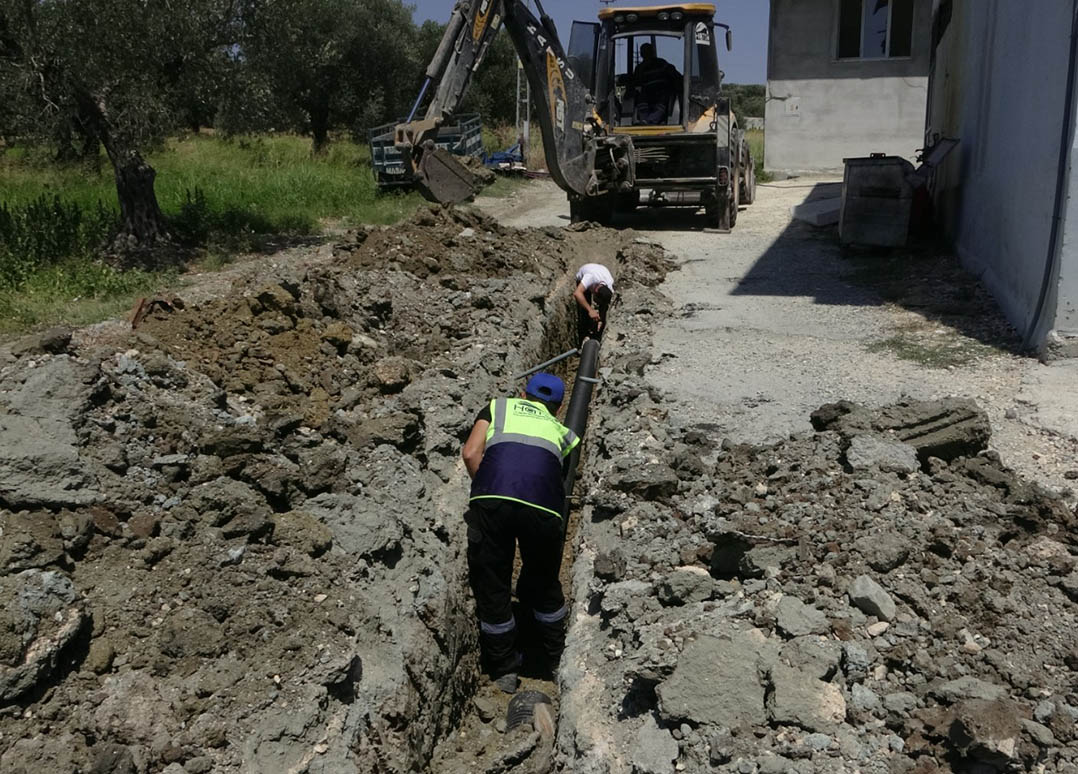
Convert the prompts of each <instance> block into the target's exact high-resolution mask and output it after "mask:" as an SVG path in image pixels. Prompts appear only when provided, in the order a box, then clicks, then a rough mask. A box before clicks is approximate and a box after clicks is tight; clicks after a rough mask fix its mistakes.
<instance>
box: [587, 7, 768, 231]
mask: <svg viewBox="0 0 1078 774" xmlns="http://www.w3.org/2000/svg"><path fill="white" fill-rule="evenodd" d="M714 14H715V6H713V5H711V4H709V3H687V4H682V5H663V6H649V7H638V8H629V7H614V8H606V9H604V10H602V11H600V12H599V23H598V24H595V23H587V22H575V23H574V25H573V31H572V36H571V38H570V43H569V54H568V56H569V63H570V66H571V67H573V68H574V70H575V71H576V72H577V73H578V75H579V76H580V77H581V78H583V79H584V81H585V83H587V84H588V87H589V90H590V91H591V93H592V94H593V95H594V98H595V104H594V110H595V113H596V116H597V118H598V121H599V123H601V125H602V126H603V127H605V129H606V133H607V134H608V135H609V136H611V137H614V138H620V139H622V140H628V141H629V143H630V148H631V151H630V153H629V163H630V170H629V174H628V175H626V176H625V177H624V178H623V179H621V180H619V181H617V184H616V186H614V187H613V188H612V189H608V190H606V191H600V192H599V193H598V195H596V196H589V197H579V196H573V195H572V194H570V209H571V212H572V216H573V219H574V220H582V219H587V220H598V221H600V222H603V221H607V220H609V218H610V216H611V215H612V214H613V213H614V212H617V211H626V210H631V209H634V208H635V207H637V206H640V205H650V206H688V207H701V206H703V207H704V209H705V211H706V212H707V214H708V217H709V218H710V219H711V221H712V223H711V225H713V226H716V227H718V228H721V229H729V228H730V227H732V226H733V225H734V222H735V221H736V219H737V208H738V204H739V203H741V204H749V203H751V202H752V200H753V198H755V189H756V176H755V170H754V167H753V161H752V156H751V154H750V153H749V148H748V143H747V142H746V140H745V138H744V133H743V132H742V131H741V130H740V129H739V128H738V126H737V119H736V117H735V116H734V114H733V113H732V112H731V110H730V103H729V100H728V99H726V98H724V97H723V96H722V94H721V81H722V73H721V71H720V70H719V63H718V53H717V48H718V46H717V42H718V41H717V40H716V27H718V28H719V29H724V30H725V35H724V36H722V37H720V38H719V39H720V40H722V39H723V38H724V39H725V40H724V42H725V44H726V48H727V49H729V48H730V45H731V34H730V30H729V28H728V27H725V25H717V24H716V23H715V21H714ZM599 155H600V156H601V153H600V154H599Z"/></svg>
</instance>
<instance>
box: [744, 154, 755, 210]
mask: <svg viewBox="0 0 1078 774" xmlns="http://www.w3.org/2000/svg"><path fill="white" fill-rule="evenodd" d="M741 188H742V191H741V202H742V203H743V204H752V203H753V202H754V201H756V165H755V164H753V163H752V162H751V161H750V162H749V168H748V170H747V171H746V172H745V179H744V181H743V182H742V185H741Z"/></svg>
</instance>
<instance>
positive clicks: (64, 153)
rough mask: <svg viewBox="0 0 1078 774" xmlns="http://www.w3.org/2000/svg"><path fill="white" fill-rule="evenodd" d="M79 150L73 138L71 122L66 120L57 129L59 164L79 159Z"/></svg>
mask: <svg viewBox="0 0 1078 774" xmlns="http://www.w3.org/2000/svg"><path fill="white" fill-rule="evenodd" d="M78 157H79V154H78V151H76V150H75V146H74V145H73V144H72V140H71V124H70V123H68V122H67V121H64V122H63V123H62V124H60V126H59V127H58V128H57V130H56V157H55V159H54V160H55V161H56V162H57V163H58V164H66V163H69V162H72V161H75V160H76V159H78Z"/></svg>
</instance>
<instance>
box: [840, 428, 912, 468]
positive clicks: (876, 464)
mask: <svg viewBox="0 0 1078 774" xmlns="http://www.w3.org/2000/svg"><path fill="white" fill-rule="evenodd" d="M846 461H847V462H848V463H849V464H850V467H851V468H853V469H854V470H855V471H859V470H866V469H872V468H876V469H878V470H881V471H883V472H884V473H902V474H906V473H912V472H913V471H915V470H918V469H919V468H920V464H919V463H918V462H917V450H916V449H914V448H913V447H912V446H910V445H909V444H906V443H903V442H902V441H896V440H894V439H893V438H885V437H883V436H880V435H875V434H864V435H858V436H855V437H854V438H853V440H851V441H850V446H849V448H848V449H846Z"/></svg>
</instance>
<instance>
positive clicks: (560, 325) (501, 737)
mask: <svg viewBox="0 0 1078 774" xmlns="http://www.w3.org/2000/svg"><path fill="white" fill-rule="evenodd" d="M611 264H612V265H613V262H612V261H611ZM571 283H572V276H571V274H570V275H568V276H564V277H561V278H559V280H558V281H557V282H556V283H555V284H554V286H553V287H552V289H551V291H550V293H549V294H548V296H547V302H546V303H545V304H544V307H545V309H546V310H547V314H546V316H545V318H544V335H543V337H542V341H541V343H540V346H539V348H538V349H537V350H534V351H533V352H530V353H529V352H521V353H518V355H519V357H520V359H521V360H523V361H524V362H525V363H528V361H531V364H529V366H528V369H527V370H530V369H531V367H532V364H539V363H542V362H544V361H546V360H549V359H551V358H554V357H556V356H558V355H561V354H563V353H565V352H567V351H569V350H571V349H573V348H574V347H576V345H577V343H578V342H577V321H576V308H575V303H574V302H573V300H572V295H571V294H572V284H571ZM578 362H579V356H578V355H574V356H571V357H569V358H565V359H562V360H560V361H559V362H557V363H554V364H552V365H550V366H548V367H546V368H544V369H543V370H545V371H546V372H548V373H553V374H556V375H557V376H559V377H561V379H562V380H563V381H564V382H565V395H566V398H565V403H564V404H563V409H564V408H566V407H567V406H568V403H569V399H570V395H571V394H572V391H573V388H574V387H575V384H576V376H577V367H578ZM523 370H524V369H522V371H523ZM525 379H526V377H521V378H519V379H518V380H517V381H515V382H511V383H509V384H507V385H506V390H505V392H504V394H515V393H517V392H518V391H519V390H520V389H521V388H522V387H523V384H524V381H525ZM481 401H482V398H481V397H478V396H477V399H476V403H477V405H479V404H480V403H481ZM560 418H561V419H562V420H563V421H564V419H565V417H564V411H563V415H562V416H561V417H560ZM583 443H585V444H586V443H587V438H586V437H585V438H584V441H583ZM567 518H568V521H567V524H566V535H565V540H564V542H563V545H562V560H561V572H560V580H561V583H562V587H563V589H564V590H565V591H566V594H567V597H566V598H567V600H568V592H569V590H570V585H571V578H572V567H573V559H574V553H575V547H576V530H577V526H578V522H579V516H578V513H577V509H575V508H572V507H570V508H569V509H568V517H567ZM519 572H520V557H519V554H518V556H517V558H516V560H515V562H514V568H513V587H514V589H515V587H516V581H517V578H518V575H519ZM513 604H514V608H516V607H517V605H518V600H517V599H516V597H515V595H514V599H513ZM516 612H517V615H516V619H517V621H518V622H519V623H518V626H520V627H521V628H520V632H519V640H518V642H519V644H520V647H521V649H522V652H523V654H524V663H525V667H524V669H522V671H521V675H520V677H521V684H520V687H519V688H518V691H517V694H523V693H524V692H526V691H537V692H540V693H542V694H543V695H545V696H546V697H549V698H550V700H551V706H552V710H553V715H554V716H555V717H556V714H557V706H558V686H557V683H555V682H553V681H551V680H549V679H546V678H547V676H546V675H542V674H540V673H539V672H537V671H535V670H534V669H532V668H531V667H530V666H529V665H530V664H532V663H534V662H535V661H537V660H538V657H539V655H540V654H539V653H538V652H533V650H534V647H535V646H537V644H538V640H537V639H535V638H534V637H532V636H531V632H530V630H529V628H528V623H529V622H530V619H531V616H530V614H528V612H527V611H519V610H518V611H516ZM471 625H472V627H473V628H474V627H475V622H474V621H473V622H472V623H471ZM473 642H474V643H475V647H476V648H477V647H478V641H477V640H473ZM472 655H473V656H476V655H477V653H473V654H472ZM473 687H474V692H473V693H472V694H471V695H470V696H469V697H468V700H467V702H466V704H465V706H464V707H462V708H461V712H460V715H459V720H458V722H457V723H456V724H455V725H454V727H453V728H452V729H451V730H450V732H449V733H448V734H447V735H446V736H445V738H444V739H442V740H441V741H440V743H439V745H438V746H437V748H436V749H435V751H434V754H433V756H432V758H431V760H430V762H429V764H428V770H430V771H432V772H435V774H453V773H454V772H473V771H535V772H540V771H546V770H549V768H550V766H551V765H552V763H553V757H552V755H553V742H554V738H553V736H552V735H544V733H540V730H539V729H538V728H537V727H536V726H535V725H534V724H533V723H532V722H531V721H530V720H529V721H528V722H524V723H522V724H520V725H519V726H517V727H515V728H507V721H509V717H508V716H509V710H510V702H511V700H512V697H511V696H510V695H508V694H505V693H503V692H502V691H500V690H498V689H497V688H496V687H495V686H494V685H493V684H491V683H490V681H489V680H488V679H486V678H485V677H482V676H478V677H477V679H476V680H475V681H474V683H473Z"/></svg>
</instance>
